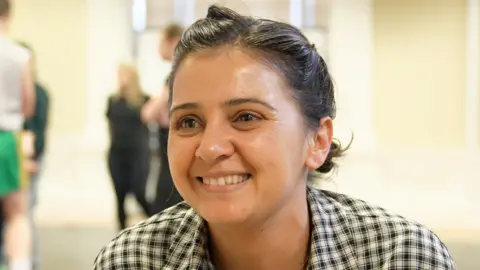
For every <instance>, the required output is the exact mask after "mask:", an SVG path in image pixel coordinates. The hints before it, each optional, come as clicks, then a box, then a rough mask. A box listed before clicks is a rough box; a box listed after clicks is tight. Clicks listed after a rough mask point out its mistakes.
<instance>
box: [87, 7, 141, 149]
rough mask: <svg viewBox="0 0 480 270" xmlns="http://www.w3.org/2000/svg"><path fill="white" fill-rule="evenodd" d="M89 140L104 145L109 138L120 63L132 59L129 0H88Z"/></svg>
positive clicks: (90, 143)
mask: <svg viewBox="0 0 480 270" xmlns="http://www.w3.org/2000/svg"><path fill="white" fill-rule="evenodd" d="M86 2H87V14H86V16H87V20H86V21H87V25H86V29H85V30H86V32H87V55H86V58H87V67H86V68H87V89H86V91H87V102H86V106H87V108H86V113H87V115H86V131H85V135H86V138H85V139H86V140H87V143H88V144H89V145H92V146H94V147H103V146H105V145H106V141H107V126H106V119H105V110H106V103H107V98H108V96H109V95H110V94H111V93H112V92H114V91H115V88H116V82H117V81H116V79H117V78H116V76H117V67H118V64H119V63H120V62H122V61H132V60H133V59H132V52H133V47H132V46H133V36H132V31H131V25H130V22H131V20H130V18H131V15H130V9H131V6H130V4H131V3H130V1H129V0H87V1H86Z"/></svg>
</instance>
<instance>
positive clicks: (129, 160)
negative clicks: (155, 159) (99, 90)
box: [107, 64, 150, 230]
mask: <svg viewBox="0 0 480 270" xmlns="http://www.w3.org/2000/svg"><path fill="white" fill-rule="evenodd" d="M118 77H119V89H118V91H117V93H116V94H114V95H113V96H111V97H110V98H109V100H108V106H107V118H108V124H109V132H110V149H109V152H108V169H109V172H110V175H111V178H112V181H113V185H114V188H115V195H116V199H117V202H116V203H117V221H118V226H119V229H120V230H123V229H125V228H126V226H127V224H126V220H127V217H126V212H125V205H124V204H125V198H126V196H127V194H129V193H133V194H134V195H135V198H136V200H137V201H138V203H139V204H140V206H141V207H142V208H143V211H144V212H145V214H146V215H148V214H149V212H150V211H149V204H148V202H147V200H146V197H145V185H146V181H147V177H148V164H149V148H148V135H149V134H148V128H147V126H146V125H145V124H144V123H143V122H142V120H141V118H140V111H141V108H142V106H143V105H144V104H145V102H147V101H148V99H149V98H148V96H146V95H145V94H143V93H142V91H141V88H140V84H139V78H138V73H137V71H136V69H135V68H134V67H132V66H130V65H126V64H123V65H121V66H120V68H119V74H118Z"/></svg>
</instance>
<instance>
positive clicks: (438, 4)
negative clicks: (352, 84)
mask: <svg viewBox="0 0 480 270" xmlns="http://www.w3.org/2000/svg"><path fill="white" fill-rule="evenodd" d="M465 24H466V0H454V1H452V0H388V1H387V0H375V1H373V25H374V48H373V87H374V96H373V98H374V125H375V131H376V133H377V135H378V141H379V144H380V146H408V147H457V146H463V145H464V143H465V139H464V137H465V136H464V134H465V109H464V106H465V87H466V83H465V80H466V77H465V76H466V52H465V46H466V28H465Z"/></svg>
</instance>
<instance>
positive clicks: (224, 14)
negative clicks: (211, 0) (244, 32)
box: [207, 5, 240, 21]
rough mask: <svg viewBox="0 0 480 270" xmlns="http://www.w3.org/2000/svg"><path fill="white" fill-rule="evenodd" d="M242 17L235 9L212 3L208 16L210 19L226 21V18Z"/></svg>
mask: <svg viewBox="0 0 480 270" xmlns="http://www.w3.org/2000/svg"><path fill="white" fill-rule="evenodd" d="M238 17H240V14H238V13H236V12H235V11H233V10H231V9H229V8H225V7H221V6H217V5H212V6H210V7H209V8H208V12H207V18H208V19H213V20H216V21H224V20H232V21H233V20H236V19H238Z"/></svg>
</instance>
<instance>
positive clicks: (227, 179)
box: [202, 175, 249, 186]
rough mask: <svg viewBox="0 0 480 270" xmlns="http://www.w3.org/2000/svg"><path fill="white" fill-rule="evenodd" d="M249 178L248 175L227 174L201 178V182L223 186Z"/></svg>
mask: <svg viewBox="0 0 480 270" xmlns="http://www.w3.org/2000/svg"><path fill="white" fill-rule="evenodd" d="M248 178H249V176H248V175H228V176H224V177H218V178H202V180H203V183H204V184H205V185H209V186H224V185H234V184H239V183H242V182H244V181H246V180H247V179H248Z"/></svg>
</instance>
